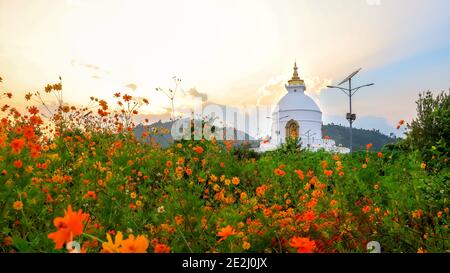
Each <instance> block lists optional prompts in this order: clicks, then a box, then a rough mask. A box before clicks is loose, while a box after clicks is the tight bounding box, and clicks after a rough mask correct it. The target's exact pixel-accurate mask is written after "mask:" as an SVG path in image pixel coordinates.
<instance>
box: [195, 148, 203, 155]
mask: <svg viewBox="0 0 450 273" xmlns="http://www.w3.org/2000/svg"><path fill="white" fill-rule="evenodd" d="M193 150H194V152H196V153H197V154H201V153H203V148H202V147H201V146H195V147H194V148H193Z"/></svg>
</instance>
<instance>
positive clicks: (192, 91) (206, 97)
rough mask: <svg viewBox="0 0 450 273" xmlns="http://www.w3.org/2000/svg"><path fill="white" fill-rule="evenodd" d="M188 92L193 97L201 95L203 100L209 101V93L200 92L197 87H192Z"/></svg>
mask: <svg viewBox="0 0 450 273" xmlns="http://www.w3.org/2000/svg"><path fill="white" fill-rule="evenodd" d="M187 94H188V95H189V96H191V97H194V98H196V97H200V98H201V99H202V101H203V102H206V101H208V94H206V93H202V92H199V91H198V90H197V89H196V88H191V89H189V90H188V91H187Z"/></svg>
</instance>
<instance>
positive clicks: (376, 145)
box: [323, 123, 397, 150]
mask: <svg viewBox="0 0 450 273" xmlns="http://www.w3.org/2000/svg"><path fill="white" fill-rule="evenodd" d="M349 133H350V132H349V127H345V126H341V125H336V124H333V123H331V124H327V125H324V126H323V135H324V136H329V137H331V139H334V141H336V145H339V144H341V145H342V146H344V147H349V146H350V139H349ZM396 141H397V138H395V137H390V136H387V135H385V134H382V133H381V132H380V131H379V130H375V129H372V130H366V129H356V128H353V148H354V150H363V149H365V148H366V144H367V143H372V144H373V149H375V150H380V149H381V148H382V147H383V146H384V145H386V144H389V143H394V142H396Z"/></svg>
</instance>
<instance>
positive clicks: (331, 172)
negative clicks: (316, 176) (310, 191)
mask: <svg viewBox="0 0 450 273" xmlns="http://www.w3.org/2000/svg"><path fill="white" fill-rule="evenodd" d="M323 174H324V175H325V176H326V177H330V176H331V175H332V174H333V171H332V170H323Z"/></svg>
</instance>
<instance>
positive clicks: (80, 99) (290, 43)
mask: <svg viewBox="0 0 450 273" xmlns="http://www.w3.org/2000/svg"><path fill="white" fill-rule="evenodd" d="M449 15H450V1H448V0H428V1H425V0H395V1H394V0H389V1H388V0H341V1H334V0H276V1H275V0H189V1H185V0H165V1H153V0H147V1H133V0H127V1H120V0H34V1H29V0H14V1H13V0H0V76H1V77H2V78H3V83H1V84H0V92H3V91H9V92H13V93H14V94H15V95H16V96H15V97H16V98H15V101H14V102H15V103H16V104H17V105H22V106H23V105H26V102H25V101H24V100H23V99H22V98H23V95H24V94H25V93H27V92H30V91H37V90H42V89H43V87H44V86H45V85H46V84H47V83H54V82H57V81H58V77H59V76H62V78H63V85H64V98H65V100H66V101H67V102H68V103H71V104H77V105H85V104H87V103H88V102H89V97H90V96H92V95H94V96H96V97H100V98H105V99H109V98H112V96H113V94H114V93H115V92H118V91H121V92H129V93H130V94H132V95H135V96H144V97H147V98H149V99H150V101H151V103H150V105H149V106H148V107H146V108H145V109H143V114H144V115H147V116H149V117H150V118H153V119H155V118H158V117H167V114H168V107H169V105H170V103H169V101H168V100H167V98H166V97H164V96H163V94H162V93H160V92H156V91H155V88H156V87H161V88H172V87H173V86H174V84H173V82H172V77H173V76H177V77H179V78H180V79H181V80H182V82H181V85H180V88H181V90H183V91H184V92H180V95H179V97H177V98H176V101H175V105H176V107H178V108H180V109H181V108H183V107H184V108H187V107H189V103H190V102H191V100H190V97H191V96H192V95H193V94H200V95H201V96H202V98H203V99H204V100H205V101H207V102H209V103H220V104H223V105H230V106H233V107H237V108H244V107H249V106H255V105H261V104H262V105H265V104H275V103H276V102H277V101H278V99H279V98H281V97H282V96H283V95H284V94H285V93H286V90H285V89H284V84H285V82H286V81H287V80H288V79H289V78H290V77H291V75H292V67H293V63H294V61H296V62H297V65H298V67H299V74H300V77H301V78H303V79H305V82H306V85H307V94H309V95H310V96H311V97H313V99H314V100H315V101H316V102H317V103H318V104H319V106H320V108H321V109H322V112H323V114H324V117H325V118H324V120H325V121H329V122H331V121H334V120H339V119H341V118H342V117H343V116H345V113H346V112H348V98H347V97H346V96H345V95H343V94H342V93H340V91H338V90H332V89H327V88H326V85H329V84H337V83H339V82H340V81H341V80H342V79H343V78H345V77H346V76H347V75H348V74H350V73H351V72H352V71H354V70H356V69H358V68H362V70H361V72H360V73H359V74H358V75H357V76H356V77H355V79H354V83H355V84H365V83H371V82H373V83H375V85H374V86H372V87H369V88H366V89H361V90H360V91H359V92H358V93H357V95H356V96H355V98H354V100H353V108H354V111H355V112H356V114H357V117H361V120H362V121H364V118H372V120H373V118H376V119H378V120H379V121H380V124H379V125H380V126H382V125H381V123H383V124H384V125H389V126H395V124H396V123H397V122H398V120H400V119H405V120H411V119H412V118H413V117H414V115H415V102H414V101H415V100H416V99H417V98H418V93H419V92H422V91H426V90H431V91H433V92H434V93H437V92H439V91H443V90H448V89H449V88H450V77H449V76H450V20H449V19H448V18H449ZM356 124H358V120H357V123H356ZM361 126H362V127H364V124H361Z"/></svg>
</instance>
